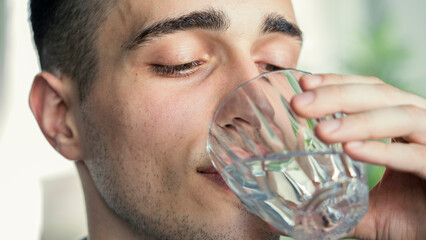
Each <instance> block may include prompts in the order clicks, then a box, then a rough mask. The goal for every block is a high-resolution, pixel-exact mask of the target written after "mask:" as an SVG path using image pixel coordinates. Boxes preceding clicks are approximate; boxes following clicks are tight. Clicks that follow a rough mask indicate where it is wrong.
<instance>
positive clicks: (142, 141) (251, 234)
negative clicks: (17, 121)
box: [30, 0, 301, 239]
mask: <svg viewBox="0 0 426 240" xmlns="http://www.w3.org/2000/svg"><path fill="white" fill-rule="evenodd" d="M32 2H33V3H32V11H33V13H32V16H33V17H32V20H33V26H34V25H37V24H36V22H37V21H38V23H39V24H40V23H44V24H45V26H44V27H43V26H41V27H40V26H34V27H33V28H34V32H35V34H34V36H35V40H36V44H37V47H38V50H39V53H40V58H41V62H42V67H43V69H44V70H46V71H50V72H52V73H54V74H55V75H52V74H49V73H48V72H42V73H41V74H39V75H38V76H37V77H36V78H35V80H34V86H33V89H32V91H31V96H30V104H31V108H32V110H33V112H34V115H35V116H36V119H37V121H38V122H39V125H40V127H41V129H42V131H43V133H44V134H45V136H46V138H47V139H48V140H49V142H50V143H51V144H52V145H53V146H54V147H55V148H56V149H57V150H58V151H59V152H60V153H61V154H62V155H64V156H65V157H66V158H68V159H71V160H74V161H76V163H77V167H78V170H79V174H80V177H81V179H82V183H83V187H84V191H85V197H86V204H87V211H88V217H89V231H91V232H90V234H91V236H92V237H93V236H95V235H96V234H98V233H99V232H100V231H101V230H99V229H98V231H96V228H97V226H103V231H104V232H108V231H110V232H111V231H114V230H116V231H121V232H122V233H123V232H126V231H128V232H131V233H132V234H133V235H132V236H138V237H147V236H149V237H151V238H159V239H173V238H176V239H209V238H212V239H229V238H231V239H233V238H241V239H250V238H252V239H267V238H274V237H276V235H274V234H273V233H271V232H270V231H268V230H267V228H266V227H265V224H264V223H263V222H261V221H260V220H259V219H258V218H257V217H255V216H253V215H251V214H249V213H247V211H246V210H244V208H243V207H242V205H241V204H240V202H239V201H238V199H237V198H236V197H235V196H234V195H233V194H232V193H231V192H230V191H229V189H227V188H226V187H225V186H224V185H223V182H222V181H221V180H220V177H219V175H218V174H217V173H216V172H215V171H214V169H213V167H212V165H211V162H210V160H209V158H208V156H207V154H206V147H205V145H206V139H207V130H208V126H209V123H210V121H211V119H212V117H213V114H214V112H215V110H216V109H217V107H218V106H219V104H220V102H221V101H222V100H223V99H224V98H225V97H226V96H227V95H228V94H229V93H230V92H231V91H232V90H233V89H235V88H236V87H237V86H238V85H239V84H241V83H242V82H244V81H247V80H248V79H250V78H252V77H255V76H256V75H258V74H259V73H260V72H262V71H264V70H265V69H266V70H268V69H270V68H274V67H275V66H276V67H280V68H289V67H295V66H296V64H297V60H298V57H299V52H300V45H301V42H300V41H301V36H300V31H299V30H298V28H297V26H296V25H295V18H294V14H293V10H292V6H291V2H290V0H285V1H283V0H267V1H265V0H255V1H242V0H241V1H239V0H238V1H229V0H211V1H196V0H184V1H173V0H161V1H158V0H156V1H149V0H144V1H141V0H122V1H111V3H104V2H105V1H98V0H90V1H89V0H86V1H78V0H73V1H71V0H69V1H50V2H55V3H52V4H51V5H52V6H56V7H54V8H52V9H55V10H51V11H53V12H49V11H48V12H45V13H44V14H47V15H43V14H40V12H39V11H42V10H37V9H38V8H36V7H34V6H35V5H37V3H36V2H39V1H36V0H33V1H32ZM40 2H41V1H40ZM56 2H62V3H56ZM104 4H106V5H104ZM70 6H71V8H68V9H67V8H66V7H70ZM34 11H37V13H36V12H34ZM43 11H45V10H43ZM62 14H65V16H66V19H68V20H66V19H65V17H64V19H63V18H62V17H61V15H62ZM85 14H86V15H85ZM51 15H52V16H51ZM89 15H90V16H89ZM89 19H90V20H89ZM70 21H71V22H70ZM74 21H75V22H74ZM84 23H87V25H85V24H84ZM42 25H43V24H42ZM47 26H49V27H47ZM55 27H56V28H55ZM37 29H38V30H37ZM83 29H85V30H83ZM64 32H66V34H65V33H64ZM51 34H56V35H61V34H62V35H64V36H63V37H61V38H55V36H51ZM60 41H66V43H63V42H60ZM83 45H84V46H83ZM77 46H78V47H77ZM82 46H83V48H85V50H82V49H81V48H80V47H82ZM89 53H90V54H89ZM61 57H63V59H62V58H61ZM84 59H91V60H90V64H87V62H86V60H84ZM77 69H83V70H87V72H91V71H94V72H95V73H96V74H93V73H91V74H92V75H90V74H87V73H85V76H84V77H81V76H80V77H79V75H78V74H79V73H80V72H79V70H77ZM58 72H59V74H58ZM83 72H84V71H83ZM81 81H87V83H90V82H92V83H90V84H91V87H90V88H83V91H82V88H81V84H83V85H84V84H86V82H85V83H81ZM84 89H89V91H87V92H85V90H84ZM80 95H82V96H84V101H83V104H80V103H81V102H80V100H81V97H80ZM235 117H240V116H235ZM101 216H102V217H101ZM112 222H114V223H116V224H111V223H112ZM105 226H110V228H107V229H105V228H106V227H105ZM100 228H101V229H102V227H100ZM94 229H95V230H94ZM113 229H114V230H113ZM126 229H127V230H126ZM123 234H124V233H123ZM98 236H99V235H98Z"/></svg>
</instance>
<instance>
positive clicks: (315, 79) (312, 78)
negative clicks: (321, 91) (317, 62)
mask: <svg viewBox="0 0 426 240" xmlns="http://www.w3.org/2000/svg"><path fill="white" fill-rule="evenodd" d="M305 78H306V80H307V81H308V83H309V87H316V86H318V85H320V83H321V82H322V77H320V76H318V75H307V76H305Z"/></svg>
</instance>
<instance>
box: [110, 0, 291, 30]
mask: <svg viewBox="0 0 426 240" xmlns="http://www.w3.org/2000/svg"><path fill="white" fill-rule="evenodd" d="M204 9H216V10H221V11H223V12H224V13H225V14H227V15H228V16H229V18H230V20H231V22H230V23H231V28H232V27H233V26H237V27H238V28H239V30H240V31H244V29H243V28H244V27H247V28H252V27H253V26H252V25H250V24H247V23H248V20H252V21H255V20H257V19H261V18H262V17H264V16H265V15H267V14H270V13H278V14H280V15H282V16H285V17H286V19H288V20H289V21H290V22H294V23H295V22H296V21H295V17H294V13H293V7H292V4H291V0H202V1H199V0H179V1H176V0H121V1H118V2H117V3H116V6H115V7H114V9H113V10H112V11H111V13H110V14H109V16H108V18H107V20H106V22H105V23H104V27H103V30H106V31H108V32H109V34H114V35H115V36H117V34H120V35H121V36H123V37H128V36H126V35H129V34H132V33H134V32H137V31H138V30H140V29H141V28H143V27H146V26H149V25H151V24H153V23H155V22H158V21H161V20H164V19H167V18H171V17H176V16H180V15H183V14H188V13H190V12H193V11H197V10H204Z"/></svg>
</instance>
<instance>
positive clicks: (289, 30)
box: [262, 13, 303, 42]
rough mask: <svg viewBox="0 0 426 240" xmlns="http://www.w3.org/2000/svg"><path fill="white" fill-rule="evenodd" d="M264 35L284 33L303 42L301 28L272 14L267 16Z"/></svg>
mask: <svg viewBox="0 0 426 240" xmlns="http://www.w3.org/2000/svg"><path fill="white" fill-rule="evenodd" d="M262 33H263V34H267V33H283V34H285V35H289V36H292V37H295V38H296V39H297V40H299V41H300V42H303V34H302V31H301V30H300V28H299V27H298V26H297V25H296V24H294V23H291V22H289V21H288V20H287V19H286V18H284V17H283V16H281V15H279V14H277V13H271V14H269V15H268V16H266V18H265V20H264V23H263V27H262Z"/></svg>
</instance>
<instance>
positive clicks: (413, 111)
mask: <svg viewBox="0 0 426 240" xmlns="http://www.w3.org/2000/svg"><path fill="white" fill-rule="evenodd" d="M401 108H402V110H403V112H404V114H406V116H408V117H409V118H410V120H411V121H412V122H414V123H415V122H417V121H418V120H419V119H420V118H421V116H423V115H424V114H425V113H424V111H423V110H422V109H420V108H418V107H417V106H415V105H412V104H407V105H403V106H402V107H401Z"/></svg>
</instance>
